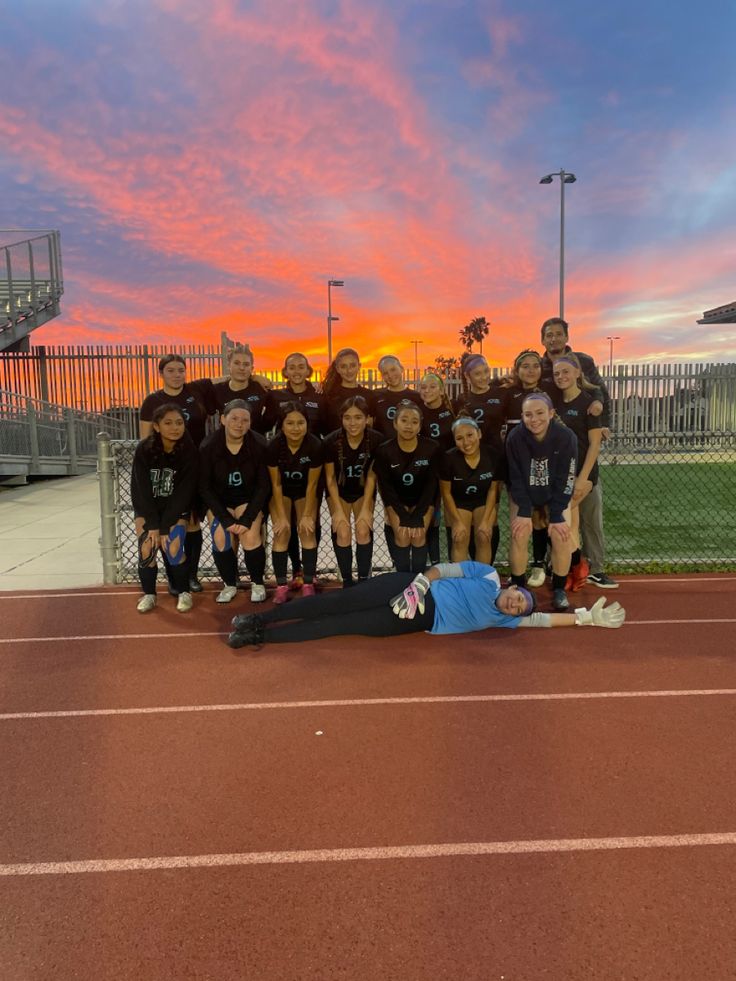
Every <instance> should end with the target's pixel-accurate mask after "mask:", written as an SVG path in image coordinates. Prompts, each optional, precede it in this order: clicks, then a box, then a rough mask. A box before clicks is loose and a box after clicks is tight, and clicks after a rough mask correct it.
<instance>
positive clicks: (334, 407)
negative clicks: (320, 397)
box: [324, 385, 373, 433]
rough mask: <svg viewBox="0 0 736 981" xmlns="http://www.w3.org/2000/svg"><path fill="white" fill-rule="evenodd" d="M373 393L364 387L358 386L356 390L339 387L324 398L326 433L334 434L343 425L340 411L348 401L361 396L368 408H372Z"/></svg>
mask: <svg viewBox="0 0 736 981" xmlns="http://www.w3.org/2000/svg"><path fill="white" fill-rule="evenodd" d="M372 394H373V393H372V392H371V391H370V389H368V388H365V387H364V386H363V385H356V386H355V388H345V387H344V386H343V385H338V386H337V388H335V389H333V391H332V392H331V393H330V394H329V395H326V394H325V396H324V399H325V429H326V432H328V433H331V432H334V430H335V429H339V428H340V426H341V425H342V419H341V417H340V409H341V408H342V404H343V402H344V401H345V400H346V399H351V398H354V397H355V396H356V395H360V397H361V398H364V399H365V400H366V402H367V403H368V407H369V408H370V407H371V397H372Z"/></svg>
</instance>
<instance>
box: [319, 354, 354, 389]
mask: <svg viewBox="0 0 736 981" xmlns="http://www.w3.org/2000/svg"><path fill="white" fill-rule="evenodd" d="M346 355H352V356H353V357H355V358H357V359H358V361H360V355H359V354H358V352H357V351H356V350H355V349H354V348H352V347H344V348H341V350H339V351H338V352H337V354H336V355H335V357H334V358H333V359H332V361H331V362H330V366H329V368H328V369H327V371H326V373H325V377H324V379H323V381H322V391H323V393H324V394H325V395H326V396H327V398H330V397H331V396H332V394H333V393H334V391H335V390H336V389H337V388H339V387H340V385H341V384H342V381H341V378H340V375H339V374H338V372H337V362H338V361H339V360H340V358H344V357H345V356H346Z"/></svg>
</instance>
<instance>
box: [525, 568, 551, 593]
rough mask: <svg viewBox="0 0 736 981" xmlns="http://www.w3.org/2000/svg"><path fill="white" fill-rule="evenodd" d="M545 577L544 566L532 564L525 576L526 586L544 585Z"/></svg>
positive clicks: (534, 587)
mask: <svg viewBox="0 0 736 981" xmlns="http://www.w3.org/2000/svg"><path fill="white" fill-rule="evenodd" d="M546 578H547V577H546V576H545V574H544V566H543V565H533V566H532V567H531V569H530V570H529V575H528V576H527V577H526V584H527V586H531V587H532V589H536V588H537V587H538V586H544V580H545V579H546Z"/></svg>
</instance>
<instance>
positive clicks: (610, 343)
mask: <svg viewBox="0 0 736 981" xmlns="http://www.w3.org/2000/svg"><path fill="white" fill-rule="evenodd" d="M606 340H607V341H608V375H609V377H610V378H613V342H614V341H620V340H621V336H620V335H619V334H608V335H606Z"/></svg>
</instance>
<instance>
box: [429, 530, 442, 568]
mask: <svg viewBox="0 0 736 981" xmlns="http://www.w3.org/2000/svg"><path fill="white" fill-rule="evenodd" d="M427 549H428V551H429V561H430V562H431V563H432V565H437V563H438V562H439V560H440V527H439V525H430V526H429V528H428V529H427Z"/></svg>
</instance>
